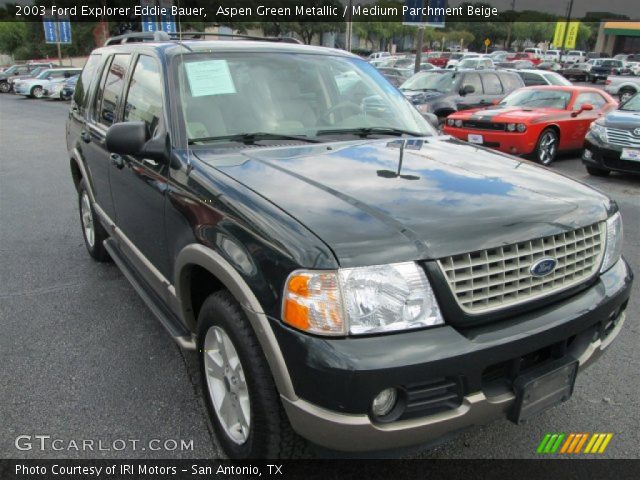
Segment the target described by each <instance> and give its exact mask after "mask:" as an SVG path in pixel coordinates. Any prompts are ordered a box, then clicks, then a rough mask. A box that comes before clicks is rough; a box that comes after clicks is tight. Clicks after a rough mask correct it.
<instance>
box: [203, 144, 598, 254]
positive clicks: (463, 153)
mask: <svg viewBox="0 0 640 480" xmlns="http://www.w3.org/2000/svg"><path fill="white" fill-rule="evenodd" d="M402 142H403V141H402V140H366V141H357V142H342V143H337V144H336V143H333V144H318V145H304V146H295V147H280V148H255V147H254V148H245V149H242V150H239V151H235V152H234V153H232V154H230V152H229V150H228V149H227V150H226V151H225V150H217V152H216V151H213V150H208V151H199V152H196V154H197V155H198V156H199V158H200V159H201V160H203V161H204V162H205V163H207V164H209V165H210V166H212V167H215V168H216V169H218V170H219V171H221V172H223V173H225V174H226V175H228V176H229V177H231V178H233V179H235V180H236V181H238V182H240V183H241V184H243V185H245V186H247V187H248V188H250V189H252V190H253V191H255V192H257V193H258V194H260V195H262V196H263V197H265V198H266V199H268V200H270V201H271V202H272V203H274V204H275V205H277V206H278V207H280V208H281V209H282V210H284V211H285V212H287V213H288V214H290V215H291V216H293V217H294V218H296V219H297V220H298V221H299V222H301V223H302V224H304V225H305V226H306V227H307V228H308V229H310V230H311V231H313V232H314V233H315V234H316V235H317V236H318V237H320V238H321V239H322V240H323V241H324V242H325V243H326V244H327V245H328V246H329V247H330V248H331V249H332V250H333V252H334V254H335V255H336V257H337V259H338V261H339V262H340V264H341V265H342V266H344V267H350V266H361V265H374V264H383V263H392V262H401V261H410V260H419V259H434V258H441V257H445V256H449V255H453V254H458V253H465V252H470V251H475V250H480V249H485V248H491V247H495V246H499V245H504V244H511V243H516V242H519V241H524V240H529V239H533V238H537V237H542V236H547V235H552V234H555V233H559V232H562V231H567V230H571V229H574V228H577V227H581V226H586V225H589V224H592V223H595V222H597V221H600V220H604V219H605V218H606V216H607V211H608V209H610V205H609V200H608V198H607V197H605V196H604V195H602V194H600V193H598V192H596V191H594V190H592V189H591V188H589V187H587V186H586V185H583V184H581V183H578V182H575V181H573V180H570V179H568V178H566V177H564V176H561V175H558V174H554V173H552V172H551V171H549V170H547V169H544V168H541V167H538V166H536V165H534V164H532V163H529V162H527V161H524V160H520V159H517V158H515V157H510V156H508V155H503V154H499V153H495V152H493V151H490V150H488V149H485V148H483V147H476V146H473V145H470V144H467V143H464V142H460V141H458V140H455V139H453V138H451V137H448V136H441V137H433V138H425V139H423V140H415V139H413V140H411V141H408V142H407V144H406V147H405V148H400V144H401V143H402ZM401 154H402V168H400V171H399V175H398V169H399V160H400V156H401Z"/></svg>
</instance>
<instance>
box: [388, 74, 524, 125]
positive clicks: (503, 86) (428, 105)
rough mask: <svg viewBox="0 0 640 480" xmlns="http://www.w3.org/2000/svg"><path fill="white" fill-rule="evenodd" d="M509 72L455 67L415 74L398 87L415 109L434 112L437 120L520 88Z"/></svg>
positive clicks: (519, 81)
mask: <svg viewBox="0 0 640 480" xmlns="http://www.w3.org/2000/svg"><path fill="white" fill-rule="evenodd" d="M523 86H524V82H523V81H522V79H521V78H520V77H519V76H518V75H517V74H516V73H513V72H507V71H500V70H498V71H496V70H459V71H446V70H445V71H440V72H433V73H432V72H424V73H417V74H415V75H414V76H413V77H411V78H410V79H409V80H407V81H406V82H405V83H403V84H402V85H401V86H400V90H401V91H402V92H403V93H404V94H405V96H406V97H407V98H408V99H409V100H410V101H411V103H413V104H414V105H416V107H417V108H418V110H419V111H421V112H423V113H426V112H430V113H434V114H436V115H437V116H438V118H439V119H440V120H441V121H444V119H445V118H446V117H447V116H448V115H450V114H452V113H453V112H457V111H459V110H467V109H469V108H477V107H483V106H489V105H492V104H493V103H494V102H496V101H499V100H502V98H503V97H504V96H505V95H507V94H508V93H511V92H513V91H514V90H516V89H518V88H520V87H523Z"/></svg>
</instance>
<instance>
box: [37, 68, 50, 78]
mask: <svg viewBox="0 0 640 480" xmlns="http://www.w3.org/2000/svg"><path fill="white" fill-rule="evenodd" d="M38 72H40V70H38ZM50 73H51V70H43V71H42V72H40V73H39V74H38V76H37V77H36V78H37V79H38V80H42V79H45V78H47V76H48V75H49V74H50Z"/></svg>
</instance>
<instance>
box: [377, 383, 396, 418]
mask: <svg viewBox="0 0 640 480" xmlns="http://www.w3.org/2000/svg"><path fill="white" fill-rule="evenodd" d="M397 399H398V394H397V392H396V389H395V388H385V389H384V390H382V391H381V392H380V393H379V394H378V395H376V398H374V399H373V403H372V404H371V411H372V412H373V414H374V415H375V416H377V417H383V416H385V415H386V414H387V413H389V412H390V411H391V410H393V407H395V405H396V400H397Z"/></svg>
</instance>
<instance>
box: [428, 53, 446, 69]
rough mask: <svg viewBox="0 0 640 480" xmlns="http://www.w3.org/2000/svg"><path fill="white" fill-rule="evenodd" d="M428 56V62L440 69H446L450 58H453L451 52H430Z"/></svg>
mask: <svg viewBox="0 0 640 480" xmlns="http://www.w3.org/2000/svg"><path fill="white" fill-rule="evenodd" d="M426 55H427V62H429V63H430V64H431V65H433V66H434V67H438V68H445V67H446V66H447V62H448V61H449V57H451V52H429V53H427V54H426Z"/></svg>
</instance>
